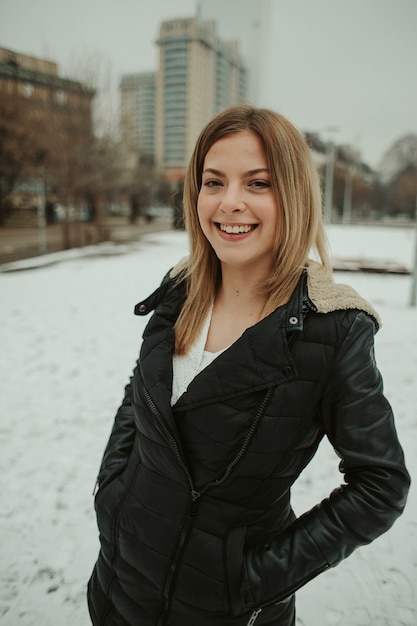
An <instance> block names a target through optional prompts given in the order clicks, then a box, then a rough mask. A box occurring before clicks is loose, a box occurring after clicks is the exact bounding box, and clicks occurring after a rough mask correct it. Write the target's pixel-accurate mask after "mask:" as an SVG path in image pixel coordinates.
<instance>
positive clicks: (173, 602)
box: [89, 267, 409, 626]
mask: <svg viewBox="0 0 417 626" xmlns="http://www.w3.org/2000/svg"><path fill="white" fill-rule="evenodd" d="M322 276H323V273H322V272H315V271H314V267H313V269H312V270H311V272H310V275H309V279H308V289H309V291H307V287H306V278H305V276H303V278H302V280H301V281H300V283H299V285H298V287H297V289H296V291H295V292H294V294H293V297H292V299H291V301H290V302H289V304H288V305H286V306H283V307H280V308H279V309H277V310H276V311H275V312H274V313H272V314H271V315H269V316H268V317H267V318H265V319H264V320H262V321H261V322H259V323H258V324H256V325H255V326H254V327H252V328H250V329H248V330H247V331H246V332H245V333H244V335H243V336H242V337H241V338H240V339H239V340H238V341H237V342H236V343H235V344H233V345H232V346H231V347H230V348H229V349H228V350H226V351H225V352H224V353H223V354H221V356H219V357H218V358H217V359H216V360H215V361H214V362H212V363H211V365H209V366H208V367H207V368H206V369H205V370H203V371H202V372H201V373H200V374H198V376H196V378H195V379H194V381H193V382H192V383H191V384H190V386H189V388H188V390H187V392H186V393H185V394H184V395H183V396H182V397H181V398H180V399H179V400H178V402H177V403H176V405H175V406H174V407H173V408H172V409H171V406H170V397H171V381H172V352H173V346H174V334H173V323H174V321H175V320H176V318H177V316H178V312H179V310H180V308H181V306H182V303H183V300H184V288H183V285H181V284H179V285H178V284H175V283H174V281H172V280H166V281H165V282H164V283H163V284H162V286H161V287H160V288H159V289H158V290H157V291H156V292H155V293H154V294H153V295H152V296H151V297H150V298H148V299H147V300H145V301H144V302H143V303H141V304H140V305H138V306H137V309H136V312H137V313H139V314H146V313H148V312H150V311H151V310H153V309H156V310H155V313H154V315H153V316H152V318H151V319H150V321H149V323H148V325H147V327H146V330H145V333H144V340H143V345H142V349H141V353H140V358H139V361H138V366H137V367H136V369H135V372H134V375H133V378H132V379H131V383H130V384H129V385H128V386H127V387H126V395H125V398H124V401H123V404H122V406H121V407H120V409H119V411H118V413H117V416H116V420H115V424H114V428H113V431H112V434H111V437H110V440H109V443H108V445H107V448H106V451H105V454H104V458H103V462H102V466H101V469H100V473H99V477H98V483H99V490H98V492H97V494H96V511H97V519H98V526H99V530H100V541H101V551H100V556H99V559H98V561H97V564H96V567H95V569H94V572H93V575H92V577H91V580H90V583H89V606H90V613H91V617H92V621H93V624H95V625H100V626H104V625H106V626H109V625H110V626H127V625H129V626H162V625H167V626H214V625H216V626H246V625H247V624H249V623H254V621H255V619H256V626H261V624H269V623H271V624H272V623H273V624H274V625H277V624H282V625H283V626H284V625H285V626H287V625H290V624H292V623H293V622H292V620H293V598H292V594H293V592H294V591H295V590H296V589H298V588H299V587H301V586H302V585H304V584H305V583H306V582H307V581H308V580H310V579H311V578H313V577H314V576H316V575H317V574H319V573H320V572H322V571H323V570H325V569H327V568H328V567H332V566H334V565H336V564H337V563H339V562H340V561H341V560H342V559H343V558H345V557H346V556H348V555H349V554H350V553H351V552H352V551H353V550H354V549H355V548H357V547H358V546H360V545H363V544H367V543H369V542H370V541H372V540H373V539H374V538H376V537H377V536H378V535H380V534H381V533H383V532H384V531H386V530H387V529H388V528H389V527H390V526H391V525H392V523H393V522H394V520H395V519H396V518H397V517H398V516H399V515H400V513H401V511H402V509H403V507H404V504H405V499H406V494H407V491H408V486H409V476H408V474H407V471H406V469H405V466H404V459H403V453H402V450H401V447H400V445H399V443H398V440H397V436H396V431H395V426H394V422H393V417H392V412H391V408H390V406H389V404H388V402H387V400H386V399H385V397H384V396H383V393H382V382H381V377H380V374H379V372H378V370H377V368H376V365H375V361H374V356H373V335H374V332H375V327H376V326H377V322H376V320H375V315H374V313H373V311H372V310H371V308H370V307H369V305H367V303H365V302H364V301H362V300H360V299H359V296H357V295H356V294H355V293H354V292H353V290H349V289H348V288H345V287H337V286H336V285H334V283H332V282H331V281H330V280H329V279H327V278H326V279H325V280H323V278H322ZM364 311H367V312H364ZM324 434H326V435H327V437H328V439H329V440H330V442H331V444H332V445H333V446H334V448H335V449H336V451H337V452H338V454H339V456H340V458H341V463H340V469H341V471H342V472H343V474H344V479H345V483H344V484H343V485H342V486H340V487H338V488H337V489H335V490H334V491H333V493H332V494H331V495H330V496H329V498H328V499H326V500H324V501H323V502H321V503H320V504H318V505H317V506H316V507H315V508H313V509H312V510H311V511H309V512H307V513H305V514H304V515H303V516H301V517H300V518H298V519H295V515H294V513H293V511H292V509H291V506H290V502H289V498H290V487H291V485H292V484H293V482H294V481H295V480H296V478H297V476H298V475H299V474H300V472H301V471H302V470H303V468H304V467H305V466H306V464H307V463H308V462H309V461H310V459H311V458H312V456H313V455H314V453H315V451H316V449H317V446H318V444H319V442H320V440H321V439H322V437H323V435H324ZM259 609H263V610H262V612H260V613H259V616H258V617H257V618H256V617H255V616H256V615H257V613H258V611H259Z"/></svg>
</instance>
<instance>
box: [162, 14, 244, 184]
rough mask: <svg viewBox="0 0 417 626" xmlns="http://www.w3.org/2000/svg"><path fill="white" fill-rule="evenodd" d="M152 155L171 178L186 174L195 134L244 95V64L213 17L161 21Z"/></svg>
mask: <svg viewBox="0 0 417 626" xmlns="http://www.w3.org/2000/svg"><path fill="white" fill-rule="evenodd" d="M157 45H158V47H159V66H158V72H157V79H156V120H155V128H156V133H155V140H156V141H155V156H156V163H157V165H158V167H159V169H160V170H161V171H162V172H163V173H164V175H165V177H166V178H167V179H168V180H171V181H173V182H175V181H176V180H180V179H182V178H183V176H184V171H185V168H186V166H187V163H188V161H189V158H190V156H191V152H192V149H193V147H194V143H195V140H196V138H197V136H198V134H199V132H200V130H201V129H202V127H203V126H204V124H205V123H206V122H207V121H208V120H209V119H210V118H211V117H212V116H213V115H214V114H215V113H216V112H217V111H219V110H221V109H223V108H224V107H226V106H228V105H230V104H234V103H237V102H243V101H244V100H245V98H246V80H247V76H246V68H245V66H244V64H243V62H242V59H241V56H240V54H239V48H238V44H237V42H233V41H232V42H226V41H223V40H220V39H219V37H218V36H217V30H216V23H215V22H214V21H200V20H197V19H194V18H186V19H176V20H169V21H165V22H163V23H162V24H161V27H160V32H159V38H158V41H157Z"/></svg>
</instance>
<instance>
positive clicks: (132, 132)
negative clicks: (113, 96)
mask: <svg viewBox="0 0 417 626" xmlns="http://www.w3.org/2000/svg"><path fill="white" fill-rule="evenodd" d="M155 85H156V79H155V73H154V72H143V73H140V74H126V75H124V76H122V79H121V81H120V109H121V117H120V124H121V134H122V140H123V142H124V145H125V146H126V147H127V148H128V149H130V150H135V151H138V152H139V154H140V157H141V158H142V159H146V160H147V161H153V159H154V156H155Z"/></svg>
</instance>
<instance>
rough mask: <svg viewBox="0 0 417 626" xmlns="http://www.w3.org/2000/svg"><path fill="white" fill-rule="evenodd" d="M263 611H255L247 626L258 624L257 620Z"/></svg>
mask: <svg viewBox="0 0 417 626" xmlns="http://www.w3.org/2000/svg"><path fill="white" fill-rule="evenodd" d="M261 611H262V609H255V610H254V611H253V613H252V615H251V616H250V619H249V621H248V623H247V626H253V624H254V623H255V622H256V618H257V617H258V615H259V613H260V612H261Z"/></svg>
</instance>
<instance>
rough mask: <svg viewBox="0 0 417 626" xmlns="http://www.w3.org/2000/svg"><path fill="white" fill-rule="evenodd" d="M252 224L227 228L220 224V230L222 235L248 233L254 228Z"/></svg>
mask: <svg viewBox="0 0 417 626" xmlns="http://www.w3.org/2000/svg"><path fill="white" fill-rule="evenodd" d="M254 227H255V226H254V224H244V225H242V226H227V225H226V224H220V230H222V231H223V232H224V233H229V234H234V235H237V234H239V233H248V232H249V231H250V230H252V229H253V228H254Z"/></svg>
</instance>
